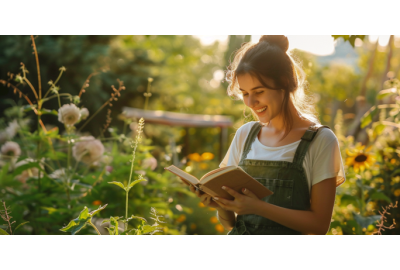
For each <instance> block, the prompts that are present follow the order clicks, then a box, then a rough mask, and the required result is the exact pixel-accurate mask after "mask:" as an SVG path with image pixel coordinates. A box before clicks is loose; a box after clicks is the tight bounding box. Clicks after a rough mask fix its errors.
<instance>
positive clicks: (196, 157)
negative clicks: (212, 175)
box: [188, 153, 201, 162]
mask: <svg viewBox="0 0 400 270" xmlns="http://www.w3.org/2000/svg"><path fill="white" fill-rule="evenodd" d="M188 158H189V159H190V160H193V161H197V162H199V161H201V156H200V155H199V153H193V154H190V155H188Z"/></svg>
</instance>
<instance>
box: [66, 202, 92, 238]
mask: <svg viewBox="0 0 400 270" xmlns="http://www.w3.org/2000/svg"><path fill="white" fill-rule="evenodd" d="M90 220H91V215H90V214H89V209H88V208H87V207H86V206H85V208H84V209H83V210H82V212H81V213H80V214H79V217H78V218H76V219H74V220H71V221H70V222H69V223H68V225H67V226H65V227H64V228H62V229H60V231H63V232H71V233H72V234H76V233H77V232H79V231H80V230H82V229H83V228H84V227H85V226H86V222H88V221H90Z"/></svg>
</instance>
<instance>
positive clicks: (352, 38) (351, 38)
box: [332, 35, 365, 47]
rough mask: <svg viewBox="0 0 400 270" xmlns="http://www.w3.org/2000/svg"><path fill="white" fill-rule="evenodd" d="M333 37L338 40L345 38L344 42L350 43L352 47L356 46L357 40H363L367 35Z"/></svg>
mask: <svg viewBox="0 0 400 270" xmlns="http://www.w3.org/2000/svg"><path fill="white" fill-rule="evenodd" d="M332 37H333V38H334V39H335V40H336V39H339V38H343V40H344V41H349V42H350V44H351V46H353V47H354V46H355V42H356V38H359V39H361V40H363V39H364V38H365V35H332Z"/></svg>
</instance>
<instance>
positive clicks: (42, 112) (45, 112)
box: [38, 109, 58, 116]
mask: <svg viewBox="0 0 400 270" xmlns="http://www.w3.org/2000/svg"><path fill="white" fill-rule="evenodd" d="M38 112H39V114H52V115H56V116H57V115H58V112H57V111H56V110H48V109H41V110H40V111H38Z"/></svg>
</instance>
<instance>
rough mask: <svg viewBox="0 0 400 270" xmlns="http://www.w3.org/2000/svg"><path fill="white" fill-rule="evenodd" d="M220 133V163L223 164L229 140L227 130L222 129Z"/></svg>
mask: <svg viewBox="0 0 400 270" xmlns="http://www.w3.org/2000/svg"><path fill="white" fill-rule="evenodd" d="M219 129H220V133H219V162H220V163H221V162H222V159H223V158H224V154H225V142H226V141H227V140H228V136H227V134H228V133H227V130H228V129H227V128H224V127H220V128H219Z"/></svg>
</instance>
